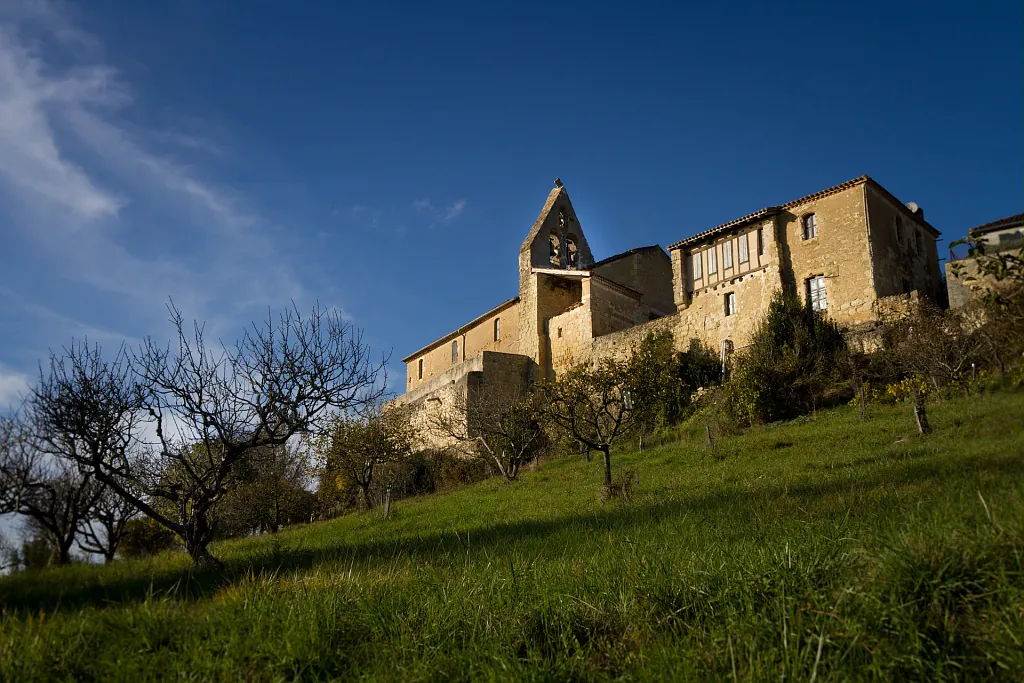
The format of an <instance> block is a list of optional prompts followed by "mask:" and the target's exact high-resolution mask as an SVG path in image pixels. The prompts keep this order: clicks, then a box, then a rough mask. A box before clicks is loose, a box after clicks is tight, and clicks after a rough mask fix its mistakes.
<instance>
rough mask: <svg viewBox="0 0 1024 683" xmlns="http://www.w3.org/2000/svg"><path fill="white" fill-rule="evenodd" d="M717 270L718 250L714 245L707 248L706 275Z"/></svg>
mask: <svg viewBox="0 0 1024 683" xmlns="http://www.w3.org/2000/svg"><path fill="white" fill-rule="evenodd" d="M717 272H718V251H717V250H716V249H715V247H711V248H710V249H708V275H711V274H712V273H717Z"/></svg>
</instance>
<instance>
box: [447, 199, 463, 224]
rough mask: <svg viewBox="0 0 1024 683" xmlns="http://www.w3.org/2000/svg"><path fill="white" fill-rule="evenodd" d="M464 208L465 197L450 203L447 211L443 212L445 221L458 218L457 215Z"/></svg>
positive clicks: (460, 213)
mask: <svg viewBox="0 0 1024 683" xmlns="http://www.w3.org/2000/svg"><path fill="white" fill-rule="evenodd" d="M465 208H466V200H465V199H460V200H459V201H457V202H455V203H454V204H452V205H451V206H449V207H448V210H447V211H445V214H444V219H445V221H453V220H455V219H456V218H458V217H459V216H461V215H462V210H463V209H465Z"/></svg>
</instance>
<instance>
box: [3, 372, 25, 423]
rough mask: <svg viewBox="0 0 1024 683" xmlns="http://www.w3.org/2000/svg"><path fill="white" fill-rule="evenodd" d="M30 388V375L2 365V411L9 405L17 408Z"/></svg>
mask: <svg viewBox="0 0 1024 683" xmlns="http://www.w3.org/2000/svg"><path fill="white" fill-rule="evenodd" d="M28 389H29V379H28V375H24V374H22V373H20V372H13V371H11V370H7V369H5V368H4V367H3V366H0V412H5V411H6V410H7V408H8V407H15V408H16V407H17V406H18V405H19V404H20V403H21V399H22V398H23V397H24V396H25V395H26V394H27V393H28Z"/></svg>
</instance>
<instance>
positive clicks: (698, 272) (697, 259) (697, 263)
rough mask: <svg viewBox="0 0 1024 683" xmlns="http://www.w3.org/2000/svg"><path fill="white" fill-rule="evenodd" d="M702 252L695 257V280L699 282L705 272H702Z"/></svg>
mask: <svg viewBox="0 0 1024 683" xmlns="http://www.w3.org/2000/svg"><path fill="white" fill-rule="evenodd" d="M700 266H701V260H700V252H699V251H698V252H697V253H696V254H694V255H693V279H694V280H699V279H701V278H702V277H704V271H702V270H701V267H700Z"/></svg>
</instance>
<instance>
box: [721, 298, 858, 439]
mask: <svg viewBox="0 0 1024 683" xmlns="http://www.w3.org/2000/svg"><path fill="white" fill-rule="evenodd" d="M847 359H848V352H847V347H846V340H845V339H844V338H843V334H842V332H841V331H840V329H839V326H838V325H837V324H836V323H835V322H834V321H832V320H830V319H829V318H828V317H826V316H825V314H824V313H821V312H819V311H813V310H811V309H810V308H809V307H807V306H804V305H803V303H802V302H801V301H800V300H799V299H797V298H796V297H794V296H791V295H787V294H785V293H783V292H777V293H776V294H775V296H774V297H773V298H772V301H771V304H770V305H769V307H768V311H767V313H766V314H765V316H764V318H762V319H761V321H760V322H759V323H758V325H757V327H756V328H755V331H754V335H753V337H752V339H751V344H750V346H749V347H747V349H746V350H745V352H743V353H742V354H741V355H739V356H738V357H737V358H736V360H735V362H734V368H733V372H732V377H731V378H730V380H729V382H728V383H727V385H726V393H727V397H726V410H727V412H728V414H729V418H730V419H731V420H732V421H734V422H735V423H736V424H738V425H750V424H763V423H767V422H775V421H777V420H784V419H789V418H793V417H796V416H797V415H801V414H804V413H807V412H809V411H811V410H813V409H814V408H816V407H817V406H819V405H821V404H822V400H823V399H824V398H826V397H827V396H828V394H830V393H831V392H832V389H833V387H834V385H835V384H836V383H837V382H839V381H840V380H841V379H843V376H844V374H845V369H846V365H847Z"/></svg>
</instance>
